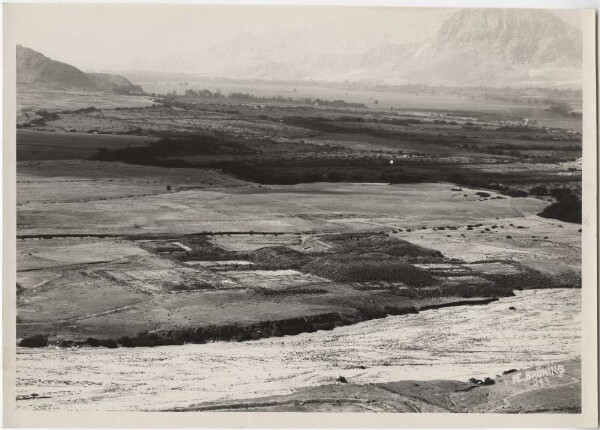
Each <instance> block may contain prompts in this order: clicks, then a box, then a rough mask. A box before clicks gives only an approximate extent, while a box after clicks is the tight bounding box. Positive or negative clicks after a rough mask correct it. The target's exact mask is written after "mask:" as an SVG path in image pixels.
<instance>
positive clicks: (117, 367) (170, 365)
mask: <svg viewBox="0 0 600 430" xmlns="http://www.w3.org/2000/svg"><path fill="white" fill-rule="evenodd" d="M580 293H581V290H577V289H568V290H561V289H551V290H533V291H523V292H517V296H515V297H507V298H503V299H500V300H499V301H498V302H495V303H491V304H489V305H487V306H470V307H454V308H445V309H438V310H434V311H428V312H422V313H420V314H418V315H403V316H393V317H388V318H384V319H379V320H373V321H368V322H364V323H359V324H355V325H352V326H347V327H341V328H337V329H335V330H333V331H320V332H316V333H306V334H301V335H297V336H288V337H284V338H271V339H263V340H258V341H251V342H242V343H235V342H234V343H228V342H225V343H223V342H216V343H210V344H205V345H183V346H166V347H156V348H133V349H128V348H119V349H98V348H74V349H63V348H56V349H55V348H38V349H25V348H18V349H17V354H18V365H17V377H18V385H17V394H18V395H19V396H22V398H23V399H24V400H21V401H19V402H18V405H19V407H21V408H26V409H35V410H52V409H60V410H88V411H90V410H163V409H170V408H176V407H187V406H190V405H192V404H198V403H202V402H214V401H218V402H220V403H222V404H230V403H232V401H233V400H235V399H248V398H257V397H264V396H270V395H278V394H287V393H290V392H292V391H294V390H297V389H301V388H307V387H317V386H320V385H324V384H332V383H334V382H335V380H336V378H338V377H339V376H344V377H345V378H347V380H348V382H350V383H352V384H366V383H377V382H391V381H406V380H413V381H425V380H430V381H431V380H458V381H467V380H468V379H469V378H471V377H475V378H478V379H483V378H485V377H488V376H489V377H492V378H493V377H495V375H498V374H501V373H502V372H504V371H507V370H510V369H526V368H528V367H530V366H536V365H540V366H543V365H549V364H551V363H555V362H559V361H562V360H569V359H573V358H576V357H577V356H578V355H579V354H580V348H581V319H580V316H579V315H580V313H579V312H580V306H581V295H580ZM556 303H561V306H556ZM511 306H512V307H515V308H516V310H514V311H513V310H510V309H509V308H510V307H511ZM207 363H210V365H207ZM174 375H176V377H174ZM34 393H35V394H37V396H35V397H34V398H32V394H34Z"/></svg>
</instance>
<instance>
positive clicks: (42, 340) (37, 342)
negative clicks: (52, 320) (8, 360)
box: [19, 334, 48, 348]
mask: <svg viewBox="0 0 600 430" xmlns="http://www.w3.org/2000/svg"><path fill="white" fill-rule="evenodd" d="M19 346H22V347H24V348H41V347H43V346H48V337H47V336H44V335H42V334H36V335H33V336H30V337H26V338H24V339H23V340H21V342H19Z"/></svg>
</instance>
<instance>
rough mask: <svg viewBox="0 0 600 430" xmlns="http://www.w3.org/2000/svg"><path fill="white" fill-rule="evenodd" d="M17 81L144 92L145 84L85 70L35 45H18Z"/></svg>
mask: <svg viewBox="0 0 600 430" xmlns="http://www.w3.org/2000/svg"><path fill="white" fill-rule="evenodd" d="M17 83H18V84H20V85H42V86H45V87H51V88H57V89H77V90H88V91H110V92H116V93H122V94H141V93H143V92H144V91H143V89H142V87H140V86H139V85H134V84H132V83H131V82H130V81H129V80H127V79H126V78H124V77H122V76H119V75H112V74H108V73H85V72H82V71H81V70H79V69H78V68H76V67H73V66H71V65H69V64H66V63H61V62H60V61H55V60H52V59H50V58H48V57H46V56H45V55H43V54H40V53H39V52H37V51H34V50H33V49H30V48H26V47H23V46H21V45H18V46H17Z"/></svg>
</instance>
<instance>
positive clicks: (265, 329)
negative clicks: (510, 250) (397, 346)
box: [18, 298, 498, 348]
mask: <svg viewBox="0 0 600 430" xmlns="http://www.w3.org/2000/svg"><path fill="white" fill-rule="evenodd" d="M496 300H498V299H497V298H484V299H473V300H460V301H458V302H449V303H444V304H437V305H429V306H424V307H421V308H417V307H415V306H407V307H396V306H386V307H385V308H384V309H382V310H380V311H377V312H375V311H371V312H367V311H362V312H359V313H357V314H353V315H343V314H339V313H335V312H331V313H325V314H320V315H315V316H309V317H297V318H289V319H284V320H276V321H263V322H259V323H256V324H249V325H245V326H242V325H237V324H231V325H221V326H215V325H211V326H205V327H198V328H188V329H171V330H157V331H152V332H143V333H140V334H138V335H137V336H135V337H129V336H124V337H120V338H117V339H110V338H109V339H97V338H92V337H90V338H88V339H86V340H84V341H71V340H58V341H52V342H50V341H49V340H48V337H47V336H45V335H33V336H30V337H26V338H24V339H22V340H21V341H20V342H19V343H18V346H21V347H26V348H39V347H46V346H48V345H56V346H61V347H78V346H79V347H81V346H89V347H105V348H118V347H126V348H132V347H154V346H166V345H183V344H186V343H195V344H202V343H207V342H217V341H237V342H242V341H248V340H257V339H262V338H268V337H281V336H290V335H297V334H301V333H314V332H316V331H319V330H333V329H334V328H336V327H342V326H345V325H351V324H356V323H358V322H363V321H368V320H372V319H380V318H385V317H387V316H390V315H408V314H418V313H419V311H425V310H433V309H440V308H443V307H447V306H470V305H486V304H489V303H491V302H493V301H496Z"/></svg>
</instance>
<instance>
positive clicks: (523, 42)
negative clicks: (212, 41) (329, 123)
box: [181, 9, 582, 88]
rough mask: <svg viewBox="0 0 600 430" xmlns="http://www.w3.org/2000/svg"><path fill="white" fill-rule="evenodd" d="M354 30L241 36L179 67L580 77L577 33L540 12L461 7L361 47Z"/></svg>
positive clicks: (406, 77)
mask: <svg viewBox="0 0 600 430" xmlns="http://www.w3.org/2000/svg"><path fill="white" fill-rule="evenodd" d="M360 31H363V29H357V33H358V34H348V32H345V33H344V34H339V33H340V32H339V31H337V30H336V28H335V26H332V27H330V28H328V27H327V26H326V25H324V24H321V25H319V26H315V27H314V28H310V29H305V30H303V31H299V30H297V31H295V32H289V33H283V32H281V30H278V31H272V32H265V33H262V34H260V35H240V36H237V37H235V38H234V39H232V40H230V41H228V42H224V43H219V44H217V45H215V46H214V47H213V48H211V49H210V50H207V51H204V52H199V53H198V54H197V56H194V58H190V59H189V61H188V62H187V64H186V60H185V59H184V60H183V62H182V64H181V65H182V69H186V70H187V69H188V66H189V67H190V68H191V67H194V64H200V65H201V66H199V67H198V66H196V69H195V71H196V72H197V73H200V74H202V75H205V76H213V77H217V76H219V77H225V78H232V79H263V80H295V81H301V80H317V81H329V82H343V81H346V80H347V81H361V82H371V83H383V84H430V85H448V86H479V85H482V86H495V87H498V86H549V87H572V88H577V87H579V86H580V82H581V63H582V34H581V31H580V30H579V29H578V28H576V27H574V26H572V25H571V24H568V23H567V22H565V21H563V20H562V19H561V18H560V17H559V16H557V15H556V14H554V13H552V12H549V11H546V10H533V9H463V10H459V11H457V12H456V13H454V14H453V15H451V16H450V17H449V18H448V19H446V20H445V21H444V22H443V24H442V26H441V27H440V28H439V30H438V31H437V32H436V33H435V34H434V35H433V37H429V38H428V39H427V40H425V41H422V42H417V43H409V44H394V43H385V42H383V41H379V42H377V43H374V44H372V45H371V46H365V45H366V43H365V42H364V41H363V42H362V43H361V41H360V38H359V37H358V36H360ZM397 31H399V32H401V31H402V29H401V28H398V30H397ZM319 43H321V45H322V46H320V45H319ZM327 47H329V50H326V49H327Z"/></svg>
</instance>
